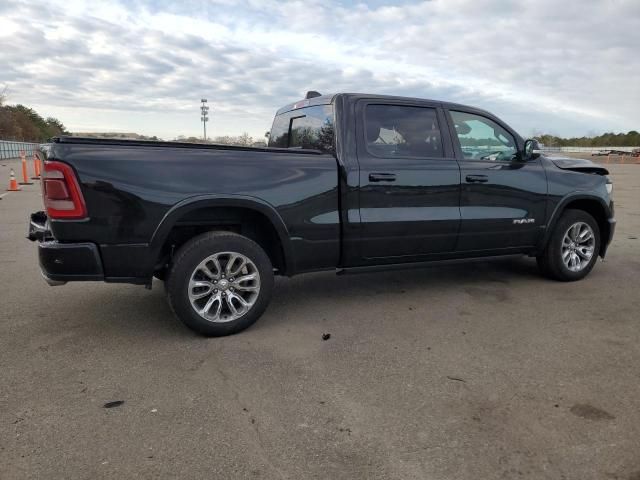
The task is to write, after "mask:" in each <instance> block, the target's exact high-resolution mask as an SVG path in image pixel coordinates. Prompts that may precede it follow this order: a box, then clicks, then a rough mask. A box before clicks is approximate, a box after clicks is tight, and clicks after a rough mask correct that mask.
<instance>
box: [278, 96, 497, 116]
mask: <svg viewBox="0 0 640 480" xmlns="http://www.w3.org/2000/svg"><path fill="white" fill-rule="evenodd" d="M338 96H346V97H352V98H354V99H360V98H366V99H371V100H384V101H390V100H391V101H394V100H395V101H401V102H407V101H408V102H428V103H433V104H436V105H440V106H443V107H446V108H456V107H457V108H464V109H465V110H474V111H476V112H478V113H485V114H489V115H491V114H490V112H488V111H486V110H483V109H481V108H477V107H472V106H470V105H463V104H460V103H453V102H444V101H441V100H432V99H428V98H419V97H401V96H397V95H378V94H372V93H348V92H339V93H329V94H325V95H320V96H316V97H312V98H303V99H302V100H298V101H297V102H293V103H289V104H287V105H285V106H284V107H282V108H280V109H279V110H278V111H277V112H276V115H280V114H281V113H286V112H289V111H291V110H295V109H297V108H304V107H312V106H315V105H329V104H331V103H332V102H333V100H334V98H336V97H338Z"/></svg>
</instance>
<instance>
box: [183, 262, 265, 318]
mask: <svg viewBox="0 0 640 480" xmlns="http://www.w3.org/2000/svg"><path fill="white" fill-rule="evenodd" d="M188 289H189V292H188V293H189V300H190V301H191V306H192V307H193V309H194V310H195V311H196V312H197V313H198V315H200V316H201V317H202V318H204V319H205V320H208V321H210V322H220V323H224V322H231V321H233V320H237V319H238V318H240V317H242V316H243V315H244V314H246V313H247V312H248V311H249V310H251V307H253V305H254V303H255V302H256V300H257V299H258V295H259V293H260V274H259V273H258V269H257V267H256V266H255V264H254V263H253V262H252V261H251V260H250V259H249V258H247V257H245V256H244V255H242V254H241V253H237V252H220V253H216V254H214V255H210V256H209V257H207V258H205V259H204V260H203V261H202V262H200V264H199V265H198V266H197V267H196V268H195V270H194V271H193V273H192V274H191V279H190V280H189V286H188Z"/></svg>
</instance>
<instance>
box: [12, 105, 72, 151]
mask: <svg viewBox="0 0 640 480" xmlns="http://www.w3.org/2000/svg"><path fill="white" fill-rule="evenodd" d="M68 134H69V132H68V131H67V128H66V127H65V126H64V124H63V123H62V122H61V121H60V120H58V119H57V118H54V117H47V118H43V117H42V116H41V115H39V114H38V112H36V111H35V110H34V109H32V108H29V107H26V106H24V105H19V104H18V105H5V104H4V96H3V95H0V140H16V141H20V142H34V143H43V142H46V141H47V140H49V139H50V138H51V137H56V136H58V135H68Z"/></svg>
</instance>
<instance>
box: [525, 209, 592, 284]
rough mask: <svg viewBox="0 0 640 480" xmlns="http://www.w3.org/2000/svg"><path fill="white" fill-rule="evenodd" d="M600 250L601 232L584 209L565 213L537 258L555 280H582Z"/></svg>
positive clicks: (543, 269) (540, 265)
mask: <svg viewBox="0 0 640 480" xmlns="http://www.w3.org/2000/svg"><path fill="white" fill-rule="evenodd" d="M599 251H600V229H599V228H598V223H597V222H596V221H595V219H594V218H593V217H592V216H591V215H589V214H588V213H587V212H585V211H583V210H566V211H565V212H564V213H563V214H562V216H561V217H560V218H559V219H558V222H557V223H556V225H555V227H554V230H553V232H552V233H551V238H550V239H549V242H548V243H547V246H546V248H545V249H544V251H543V252H542V254H541V255H540V256H538V257H537V260H538V266H539V267H540V270H542V272H543V273H544V274H545V275H547V276H548V277H551V278H554V279H556V280H561V281H564V282H571V281H575V280H581V279H583V278H584V277H586V276H587V275H588V274H589V272H590V271H591V270H592V269H593V267H594V265H595V263H596V261H597V259H598V252H599Z"/></svg>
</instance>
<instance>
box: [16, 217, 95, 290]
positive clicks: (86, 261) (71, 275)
mask: <svg viewBox="0 0 640 480" xmlns="http://www.w3.org/2000/svg"><path fill="white" fill-rule="evenodd" d="M27 238H28V239H29V240H31V241H37V242H38V258H39V261H40V269H41V270H42V276H43V277H44V278H45V280H46V281H47V283H48V284H49V285H63V284H65V283H66V282H73V281H101V280H104V271H103V268H102V259H101V258H100V252H99V250H98V246H97V245H96V244H95V243H89V242H83V243H60V242H58V241H56V240H54V239H53V237H52V236H51V232H50V231H49V228H48V223H47V218H46V215H44V214H43V212H37V213H34V214H32V215H31V219H30V221H29V233H28V235H27Z"/></svg>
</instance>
